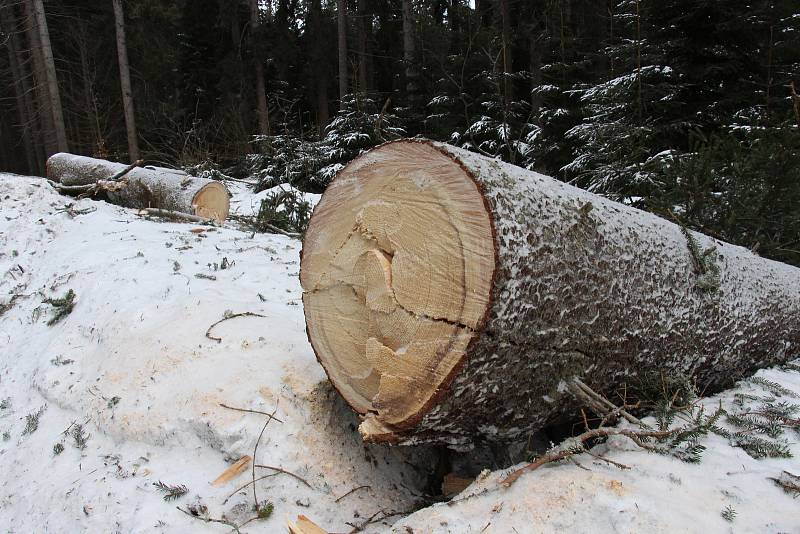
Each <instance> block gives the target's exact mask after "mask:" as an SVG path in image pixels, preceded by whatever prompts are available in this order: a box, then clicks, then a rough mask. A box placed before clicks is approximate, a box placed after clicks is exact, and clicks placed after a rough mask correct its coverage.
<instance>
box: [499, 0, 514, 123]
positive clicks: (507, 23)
mask: <svg viewBox="0 0 800 534" xmlns="http://www.w3.org/2000/svg"><path fill="white" fill-rule="evenodd" d="M500 26H501V32H500V34H501V38H502V39H501V42H502V46H503V75H504V76H503V101H504V105H505V107H506V112H508V106H509V104H510V103H511V98H512V95H511V80H510V74H511V71H512V67H511V11H510V10H509V7H508V0H500Z"/></svg>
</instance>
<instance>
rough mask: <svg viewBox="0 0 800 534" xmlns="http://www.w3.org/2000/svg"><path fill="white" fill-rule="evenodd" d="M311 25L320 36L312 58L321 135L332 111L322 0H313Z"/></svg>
mask: <svg viewBox="0 0 800 534" xmlns="http://www.w3.org/2000/svg"><path fill="white" fill-rule="evenodd" d="M308 15H309V27H310V28H311V32H312V35H315V36H318V38H317V39H314V42H313V44H312V48H311V53H310V60H311V64H312V65H313V67H314V68H313V69H312V71H313V73H314V83H315V84H316V87H315V92H316V97H317V129H318V131H319V135H320V136H322V135H324V133H325V127H326V126H327V125H328V120H329V119H330V113H329V110H328V66H327V65H326V64H325V54H326V51H325V41H324V40H323V39H321V36H322V35H323V34H324V32H323V30H322V4H321V2H320V0H312V1H311V6H310V8H309V13H308Z"/></svg>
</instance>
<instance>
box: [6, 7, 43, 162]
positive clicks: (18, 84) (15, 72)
mask: <svg viewBox="0 0 800 534" xmlns="http://www.w3.org/2000/svg"><path fill="white" fill-rule="evenodd" d="M0 30H2V31H3V33H5V34H6V36H7V39H8V42H7V43H6V48H7V49H8V63H9V66H10V67H11V77H12V79H13V82H14V97H15V99H16V103H17V114H18V116H19V125H18V129H19V132H20V134H21V135H20V139H21V140H22V145H23V148H24V150H25V160H26V163H27V167H28V172H29V173H39V172H40V171H41V164H39V163H38V158H37V157H36V149H35V146H34V142H33V136H32V134H31V127H32V125H33V124H34V112H33V105H32V104H31V101H30V95H29V89H30V88H29V86H28V83H27V81H28V80H27V77H26V75H25V71H24V69H23V65H22V63H21V62H20V46H19V36H18V35H17V22H16V17H15V16H14V11H13V7H11V6H8V5H6V4H5V3H2V4H0Z"/></svg>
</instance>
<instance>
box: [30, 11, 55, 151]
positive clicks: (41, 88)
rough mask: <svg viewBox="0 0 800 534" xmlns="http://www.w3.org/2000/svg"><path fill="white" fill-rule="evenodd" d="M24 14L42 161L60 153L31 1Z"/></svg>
mask: <svg viewBox="0 0 800 534" xmlns="http://www.w3.org/2000/svg"><path fill="white" fill-rule="evenodd" d="M22 7H23V12H24V17H25V19H24V21H23V24H24V26H25V35H26V36H27V39H28V47H29V48H28V56H29V61H30V64H31V72H32V74H33V94H34V96H35V101H36V106H35V110H34V111H35V118H36V122H37V123H38V136H39V140H40V142H41V145H40V148H41V154H39V158H38V159H41V160H45V159H47V156H49V155H51V154H54V153H56V152H58V147H57V146H56V134H55V130H56V129H55V126H54V125H53V112H52V111H51V110H50V95H49V94H48V87H47V76H46V75H45V67H44V58H43V57H42V45H41V39H40V38H39V28H38V27H37V25H36V15H35V13H34V9H33V3H32V1H31V0H25V2H24V3H23V4H22Z"/></svg>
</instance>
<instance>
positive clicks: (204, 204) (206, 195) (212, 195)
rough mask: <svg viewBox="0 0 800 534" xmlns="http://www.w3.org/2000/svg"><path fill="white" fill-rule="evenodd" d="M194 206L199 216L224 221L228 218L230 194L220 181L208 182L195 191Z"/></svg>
mask: <svg viewBox="0 0 800 534" xmlns="http://www.w3.org/2000/svg"><path fill="white" fill-rule="evenodd" d="M192 208H194V214H195V215H197V216H198V217H202V218H204V219H214V220H215V221H217V222H223V221H225V219H227V218H228V211H229V210H230V194H229V193H228V190H227V189H226V188H225V186H224V185H222V184H221V183H219V182H210V183H207V184H206V185H204V186H203V187H201V188H200V190H199V191H197V193H195V195H194V198H192Z"/></svg>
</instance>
